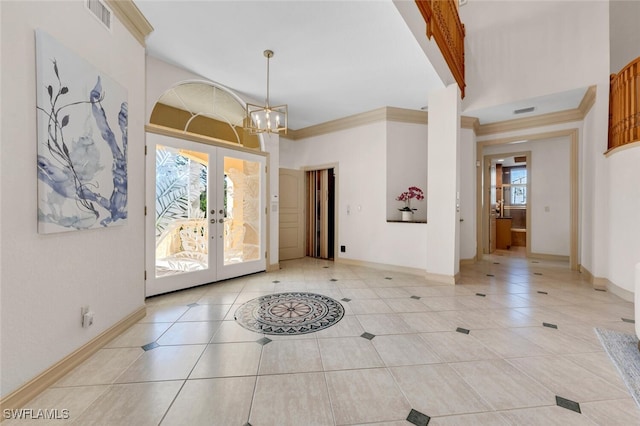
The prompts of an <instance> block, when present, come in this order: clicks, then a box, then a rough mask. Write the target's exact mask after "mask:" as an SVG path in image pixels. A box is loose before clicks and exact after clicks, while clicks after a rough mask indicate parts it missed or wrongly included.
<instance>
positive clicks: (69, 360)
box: [0, 306, 147, 410]
mask: <svg viewBox="0 0 640 426" xmlns="http://www.w3.org/2000/svg"><path fill="white" fill-rule="evenodd" d="M146 314H147V308H146V306H142V307H141V308H139V309H137V310H136V311H134V312H133V313H132V314H130V315H129V316H127V317H125V318H124V319H122V320H120V321H118V322H117V323H116V324H114V325H113V326H112V327H110V328H108V329H107V330H105V331H103V332H102V333H100V334H99V335H97V336H96V337H94V338H93V339H91V340H90V341H89V342H87V343H85V344H84V345H82V346H81V347H79V348H78V349H76V350H75V351H73V352H72V353H71V354H69V355H67V356H66V357H64V358H63V359H61V360H60V361H58V362H57V363H55V364H54V365H52V366H51V367H49V368H48V369H47V370H45V371H44V372H43V373H41V374H39V375H38V376H37V377H35V378H33V379H31V380H30V381H29V382H27V383H26V384H24V385H22V386H21V387H20V388H18V389H16V390H15V391H13V392H11V393H10V394H9V395H7V396H6V397H4V398H2V400H0V408H1V409H2V410H6V409H19V408H22V407H24V406H25V404H27V403H28V402H29V401H31V400H32V399H34V398H35V397H36V396H38V395H39V394H40V393H42V392H43V391H44V390H46V389H47V388H48V387H49V386H51V385H52V384H54V383H55V382H57V381H58V380H60V379H61V378H62V377H63V376H64V375H65V374H67V373H68V372H70V371H71V370H73V369H74V368H75V367H77V366H78V365H80V364H81V363H82V362H83V361H85V360H86V359H87V358H89V357H90V356H91V355H93V354H94V353H95V352H97V351H98V349H100V348H102V347H103V346H104V345H106V344H107V343H109V341H111V340H112V339H113V338H115V337H116V336H119V335H120V334H122V333H123V332H124V331H125V330H126V329H128V328H129V327H131V326H132V325H133V324H135V323H137V322H138V321H140V320H141V319H142V318H144V316H145V315H146Z"/></svg>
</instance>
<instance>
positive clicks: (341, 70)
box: [135, 0, 586, 129]
mask: <svg viewBox="0 0 640 426" xmlns="http://www.w3.org/2000/svg"><path fill="white" fill-rule="evenodd" d="M135 2H136V4H137V5H138V7H139V9H140V10H141V12H142V13H143V14H144V15H145V17H146V18H147V19H148V20H149V22H150V23H151V25H152V26H153V27H154V31H153V32H152V33H151V34H150V35H149V37H148V38H147V53H148V54H149V55H150V56H154V57H156V58H158V59H161V60H163V61H165V62H168V63H171V64H174V65H176V66H178V67H181V68H183V69H186V70H188V71H191V72H193V73H195V74H197V75H200V76H202V77H205V78H206V79H208V80H211V81H214V82H216V83H218V84H221V85H223V86H225V87H227V88H229V89H231V90H233V91H234V92H236V93H237V94H239V95H240V96H241V97H243V98H244V99H245V100H247V101H253V102H259V103H262V102H264V98H265V95H266V58H265V57H264V55H263V51H264V50H266V49H271V50H273V51H274V52H275V54H274V56H273V58H272V59H271V62H270V103H271V104H272V105H280V104H288V106H289V127H290V128H292V129H301V128H304V127H308V126H312V125H315V124H320V123H324V122H327V121H331V120H334V119H338V118H342V117H346V116H349V115H353V114H359V113H362V112H366V111H371V110H374V109H377V108H380V107H384V106H392V107H398V108H407V109H414V110H419V109H421V108H423V107H425V106H427V105H428V102H427V97H428V94H429V93H430V92H431V91H433V90H438V89H441V88H443V87H444V85H443V83H442V81H441V80H440V78H439V77H438V76H437V74H436V72H435V70H434V68H433V66H432V65H431V63H430V62H429V60H428V59H427V57H426V56H425V54H424V52H423V50H422V48H421V47H420V46H419V44H418V42H417V41H416V39H415V37H414V36H413V34H412V33H411V31H410V29H409V28H408V26H407V24H406V23H405V21H404V20H403V18H402V17H401V16H400V13H399V12H398V10H397V9H396V6H395V5H394V4H393V2H392V0H340V1H328V0H297V1H286V0H285V1H282V0H250V1H248V0H235V1H234V0H209V1H202V0H200V1H190V0H170V1H166V0H165V1H159V0H135ZM416 13H419V12H418V11H417V8H416ZM467 35H469V34H467ZM585 91H586V88H582V89H576V90H572V91H569V92H565V93H559V94H554V95H550V96H543V97H539V98H535V99H528V100H523V101H520V102H514V103H510V104H505V105H499V106H493V107H491V108H485V109H482V110H476V111H464V112H463V114H464V115H467V116H472V117H478V118H479V119H480V123H481V124H486V123H493V122H498V121H504V120H509V119H513V118H522V117H528V116H533V115H538V114H544V113H549V112H555V111H561V110H566V109H573V108H577V107H578V105H579V104H580V101H581V100H582V98H583V96H584V94H585ZM200 101H201V102H207V99H202V100H200ZM530 106H533V107H535V110H534V111H533V112H531V113H527V114H521V115H514V114H513V111H514V110H515V109H520V108H526V107H530Z"/></svg>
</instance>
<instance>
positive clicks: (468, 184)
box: [460, 129, 477, 259]
mask: <svg viewBox="0 0 640 426" xmlns="http://www.w3.org/2000/svg"><path fill="white" fill-rule="evenodd" d="M460 219H461V220H462V222H460V259H473V258H475V256H476V247H477V245H476V226H477V225H476V134H475V132H474V131H473V130H471V129H461V130H460Z"/></svg>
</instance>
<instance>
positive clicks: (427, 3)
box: [416, 0, 466, 98]
mask: <svg viewBox="0 0 640 426" xmlns="http://www.w3.org/2000/svg"><path fill="white" fill-rule="evenodd" d="M416 4H417V5H418V9H420V13H422V17H423V18H424V20H425V22H426V23H427V37H428V38H431V36H433V37H434V38H435V40H436V43H437V44H438V47H439V48H440V51H441V52H442V56H444V59H445V61H447V64H448V65H449V69H450V70H451V73H452V74H453V78H455V80H456V82H457V83H458V86H459V87H460V91H461V92H462V97H463V98H464V89H465V87H466V84H465V82H464V24H463V23H462V22H461V21H460V16H459V15H458V1H457V0H416Z"/></svg>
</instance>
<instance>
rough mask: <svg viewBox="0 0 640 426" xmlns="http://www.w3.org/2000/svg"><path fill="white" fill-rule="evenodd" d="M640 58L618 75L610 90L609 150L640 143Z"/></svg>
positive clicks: (613, 75)
mask: <svg viewBox="0 0 640 426" xmlns="http://www.w3.org/2000/svg"><path fill="white" fill-rule="evenodd" d="M639 104H640V56H639V57H637V58H636V59H634V60H633V61H631V62H630V63H629V64H628V65H627V66H626V67H624V68H623V69H622V71H620V72H619V73H618V74H611V82H610V89H609V149H613V148H617V147H619V146H621V145H625V144H628V143H632V142H638V141H640V105H639Z"/></svg>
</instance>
